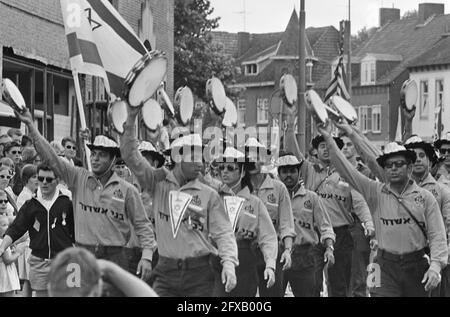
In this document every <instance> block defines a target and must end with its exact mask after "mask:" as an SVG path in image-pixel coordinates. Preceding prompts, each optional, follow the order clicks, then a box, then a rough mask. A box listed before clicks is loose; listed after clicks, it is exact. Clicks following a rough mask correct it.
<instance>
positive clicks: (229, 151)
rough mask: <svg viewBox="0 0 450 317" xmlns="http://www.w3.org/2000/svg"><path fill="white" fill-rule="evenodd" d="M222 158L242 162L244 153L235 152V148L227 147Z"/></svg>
mask: <svg viewBox="0 0 450 317" xmlns="http://www.w3.org/2000/svg"><path fill="white" fill-rule="evenodd" d="M223 158H224V159H227V158H232V159H236V160H244V159H245V155H244V153H242V152H240V151H238V150H236V149H235V148H232V147H227V148H226V150H225V152H224V153H223Z"/></svg>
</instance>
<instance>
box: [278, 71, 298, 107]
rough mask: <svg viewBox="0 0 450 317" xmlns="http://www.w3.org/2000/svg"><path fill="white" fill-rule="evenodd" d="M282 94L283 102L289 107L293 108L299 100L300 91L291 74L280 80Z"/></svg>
mask: <svg viewBox="0 0 450 317" xmlns="http://www.w3.org/2000/svg"><path fill="white" fill-rule="evenodd" d="M280 93H281V98H283V101H284V102H285V103H286V104H287V105H288V106H289V107H292V106H294V105H295V103H296V102H297V100H298V89H297V82H296V81H295V78H294V76H292V75H290V74H286V75H284V76H283V77H281V80H280Z"/></svg>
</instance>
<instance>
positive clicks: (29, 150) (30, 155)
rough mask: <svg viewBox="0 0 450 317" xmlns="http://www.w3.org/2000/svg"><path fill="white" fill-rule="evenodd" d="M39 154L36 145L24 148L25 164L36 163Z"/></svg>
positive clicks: (23, 157) (23, 159)
mask: <svg viewBox="0 0 450 317" xmlns="http://www.w3.org/2000/svg"><path fill="white" fill-rule="evenodd" d="M37 156H38V154H37V152H36V149H35V148H34V147H25V148H22V163H23V165H24V166H25V165H27V164H34V162H35V160H36V158H37ZM38 165H39V164H38ZM36 166H37V165H36Z"/></svg>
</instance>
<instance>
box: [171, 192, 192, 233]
mask: <svg viewBox="0 0 450 317" xmlns="http://www.w3.org/2000/svg"><path fill="white" fill-rule="evenodd" d="M191 200H192V196H191V195H189V194H186V193H183V192H179V191H174V190H173V191H171V192H170V194H169V212H170V223H171V224H172V233H173V238H174V239H175V238H176V237H177V234H178V230H179V229H180V225H181V222H182V220H183V216H184V213H185V212H186V209H187V207H188V205H189V204H190V203H191Z"/></svg>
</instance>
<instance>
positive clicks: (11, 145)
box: [3, 141, 21, 155]
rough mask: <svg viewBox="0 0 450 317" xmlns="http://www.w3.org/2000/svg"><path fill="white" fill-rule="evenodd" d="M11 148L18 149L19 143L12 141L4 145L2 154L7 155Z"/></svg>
mask: <svg viewBox="0 0 450 317" xmlns="http://www.w3.org/2000/svg"><path fill="white" fill-rule="evenodd" d="M13 147H18V148H20V147H21V146H20V144H19V143H17V142H14V141H13V142H9V143H6V144H5V147H4V148H3V153H4V154H5V155H6V153H8V152H9V151H11V149H12V148H13Z"/></svg>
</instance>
